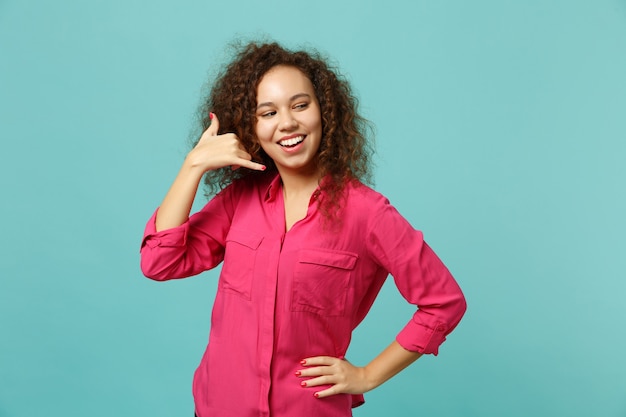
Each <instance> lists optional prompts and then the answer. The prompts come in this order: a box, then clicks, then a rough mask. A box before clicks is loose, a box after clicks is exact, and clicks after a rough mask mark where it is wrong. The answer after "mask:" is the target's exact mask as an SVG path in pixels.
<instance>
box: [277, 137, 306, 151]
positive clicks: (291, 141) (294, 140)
mask: <svg viewBox="0 0 626 417" xmlns="http://www.w3.org/2000/svg"><path fill="white" fill-rule="evenodd" d="M304 138H306V135H298V136H292V137H288V138H285V139H281V140H280V141H278V144H279V145H280V146H282V147H283V148H293V147H294V146H297V145H299V144H300V143H302V142H303V141H304Z"/></svg>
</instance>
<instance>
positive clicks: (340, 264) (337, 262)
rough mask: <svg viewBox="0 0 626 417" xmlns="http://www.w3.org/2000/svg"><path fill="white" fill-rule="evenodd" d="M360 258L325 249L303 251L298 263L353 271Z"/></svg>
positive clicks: (352, 254)
mask: <svg viewBox="0 0 626 417" xmlns="http://www.w3.org/2000/svg"><path fill="white" fill-rule="evenodd" d="M358 258H359V256H358V255H357V254H354V253H350V252H340V251H334V250H325V249H303V250H301V251H300V253H299V256H298V261H299V262H300V263H304V264H315V265H325V266H332V267H335V268H341V269H353V268H354V265H355V264H356V261H357V259H358Z"/></svg>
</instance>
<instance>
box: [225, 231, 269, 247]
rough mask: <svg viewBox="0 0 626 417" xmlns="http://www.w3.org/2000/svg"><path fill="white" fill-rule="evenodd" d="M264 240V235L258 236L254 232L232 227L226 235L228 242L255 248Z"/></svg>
mask: <svg viewBox="0 0 626 417" xmlns="http://www.w3.org/2000/svg"><path fill="white" fill-rule="evenodd" d="M262 240H263V236H257V235H255V234H254V233H250V232H248V231H245V230H238V229H234V228H231V229H230V231H229V232H228V236H226V242H236V243H239V244H240V245H243V246H246V247H248V248H250V249H254V250H256V249H257V248H258V247H259V245H260V244H261V241H262Z"/></svg>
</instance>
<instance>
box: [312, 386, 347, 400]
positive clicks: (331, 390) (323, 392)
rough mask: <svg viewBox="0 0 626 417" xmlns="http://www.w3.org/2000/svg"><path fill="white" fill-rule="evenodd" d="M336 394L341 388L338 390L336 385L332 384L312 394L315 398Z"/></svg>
mask: <svg viewBox="0 0 626 417" xmlns="http://www.w3.org/2000/svg"><path fill="white" fill-rule="evenodd" d="M336 394H341V390H339V389H338V388H337V386H336V385H333V386H332V387H330V388H327V389H324V390H321V391H317V392H314V393H313V396H314V397H315V398H325V397H330V396H331V395H336Z"/></svg>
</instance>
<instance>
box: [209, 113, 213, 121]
mask: <svg viewBox="0 0 626 417" xmlns="http://www.w3.org/2000/svg"><path fill="white" fill-rule="evenodd" d="M209 119H211V120H213V113H211V112H209Z"/></svg>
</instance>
